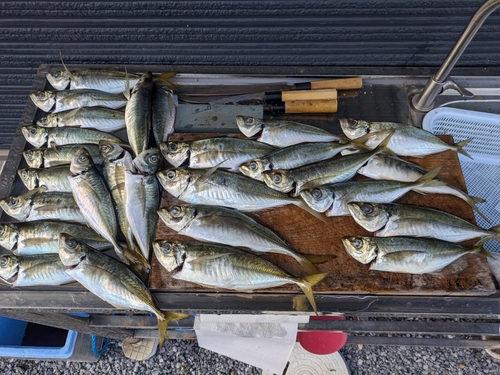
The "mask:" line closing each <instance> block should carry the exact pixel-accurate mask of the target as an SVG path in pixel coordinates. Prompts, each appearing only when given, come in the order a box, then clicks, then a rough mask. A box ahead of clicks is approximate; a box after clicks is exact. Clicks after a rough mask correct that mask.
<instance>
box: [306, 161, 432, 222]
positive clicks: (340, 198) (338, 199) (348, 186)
mask: <svg viewBox="0 0 500 375" xmlns="http://www.w3.org/2000/svg"><path fill="white" fill-rule="evenodd" d="M440 170H441V167H438V168H436V169H434V170H432V171H430V172H429V173H428V174H426V175H424V176H422V177H421V178H420V179H419V180H417V181H415V182H400V181H385V180H380V181H373V180H365V181H346V182H339V183H336V184H332V185H325V186H319V187H317V188H314V189H307V190H303V191H302V192H301V193H300V196H301V197H302V199H304V201H305V202H306V203H307V204H308V205H309V206H310V207H311V208H312V209H313V210H316V211H318V212H326V216H345V215H349V209H348V206H347V204H348V203H349V202H363V201H366V202H373V203H388V202H392V201H395V200H396V199H398V198H400V197H402V196H403V195H404V194H406V193H407V192H409V191H410V190H412V189H414V188H415V187H416V186H420V185H426V184H430V185H433V184H442V182H440V181H435V180H433V178H434V177H435V176H436V175H437V174H438V173H439V171H440Z"/></svg>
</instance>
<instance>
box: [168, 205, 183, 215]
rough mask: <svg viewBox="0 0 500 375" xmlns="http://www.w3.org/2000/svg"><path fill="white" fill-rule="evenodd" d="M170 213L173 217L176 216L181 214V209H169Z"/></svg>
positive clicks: (175, 207) (177, 207) (176, 207)
mask: <svg viewBox="0 0 500 375" xmlns="http://www.w3.org/2000/svg"><path fill="white" fill-rule="evenodd" d="M170 213H171V214H172V215H173V216H178V215H179V214H180V213H181V208H180V207H179V206H174V207H172V208H171V209H170Z"/></svg>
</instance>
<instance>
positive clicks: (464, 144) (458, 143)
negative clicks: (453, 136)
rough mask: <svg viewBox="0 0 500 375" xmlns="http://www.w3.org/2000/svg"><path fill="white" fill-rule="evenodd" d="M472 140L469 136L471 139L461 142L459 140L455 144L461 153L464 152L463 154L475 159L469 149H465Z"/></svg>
mask: <svg viewBox="0 0 500 375" xmlns="http://www.w3.org/2000/svg"><path fill="white" fill-rule="evenodd" d="M470 141H472V138H469V139H466V140H465V141H460V142H457V143H455V144H454V146H455V147H456V151H457V152H458V153H459V154H462V155H465V156H467V157H468V158H471V159H472V160H474V158H473V157H472V156H470V155H469V153H468V152H467V151H465V150H464V147H465V146H466V145H467V144H468V143H469V142H470Z"/></svg>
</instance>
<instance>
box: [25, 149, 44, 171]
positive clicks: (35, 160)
mask: <svg viewBox="0 0 500 375" xmlns="http://www.w3.org/2000/svg"><path fill="white" fill-rule="evenodd" d="M23 156H24V160H26V164H28V166H29V167H30V168H40V167H42V166H43V150H26V151H24V152H23Z"/></svg>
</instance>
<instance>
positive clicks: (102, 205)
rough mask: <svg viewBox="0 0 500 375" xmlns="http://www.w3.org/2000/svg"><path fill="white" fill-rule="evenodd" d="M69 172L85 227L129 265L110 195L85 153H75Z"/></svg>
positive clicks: (84, 151)
mask: <svg viewBox="0 0 500 375" xmlns="http://www.w3.org/2000/svg"><path fill="white" fill-rule="evenodd" d="M70 169H71V172H72V173H73V174H74V176H72V177H68V179H69V181H70V183H71V189H72V192H73V197H74V198H75V201H76V203H77V205H78V207H80V210H81V212H82V214H83V216H84V217H85V220H86V221H87V224H88V225H89V226H90V227H91V228H92V229H94V230H95V231H96V232H97V233H99V234H100V235H101V236H102V237H103V238H104V239H106V240H107V241H108V242H109V243H111V244H112V245H113V247H114V249H115V251H116V254H117V255H118V256H119V257H120V259H121V260H122V261H124V262H126V264H130V262H129V261H128V259H127V258H126V257H125V255H124V251H123V249H122V247H121V246H120V244H119V243H118V240H117V232H118V223H117V220H116V214H115V210H114V205H113V200H112V198H111V194H110V192H109V190H108V188H107V186H106V183H105V182H104V180H103V179H102V177H101V176H100V174H99V172H98V171H97V169H96V168H95V166H94V164H93V163H92V159H91V157H90V155H89V153H88V152H87V150H85V149H84V148H81V149H80V150H79V151H77V152H76V154H75V156H74V157H73V160H72V161H71V166H70Z"/></svg>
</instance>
